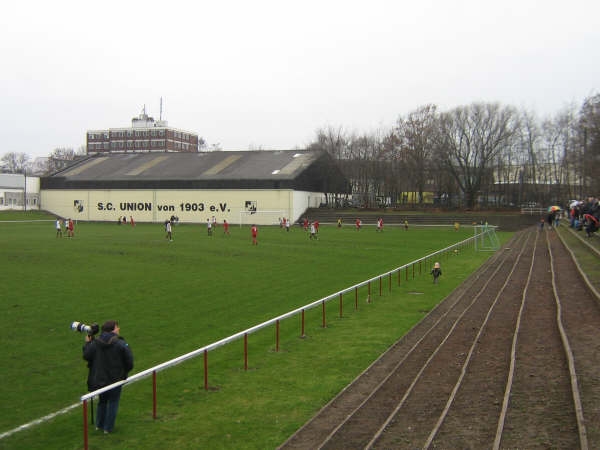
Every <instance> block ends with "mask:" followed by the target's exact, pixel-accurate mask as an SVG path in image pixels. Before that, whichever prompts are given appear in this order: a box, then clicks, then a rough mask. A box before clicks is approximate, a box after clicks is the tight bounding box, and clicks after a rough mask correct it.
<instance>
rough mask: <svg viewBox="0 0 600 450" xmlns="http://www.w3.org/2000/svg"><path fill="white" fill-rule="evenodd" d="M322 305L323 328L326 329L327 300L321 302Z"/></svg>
mask: <svg viewBox="0 0 600 450" xmlns="http://www.w3.org/2000/svg"><path fill="white" fill-rule="evenodd" d="M321 304H322V305H323V308H322V310H323V328H326V327H327V323H326V321H325V300H323V301H322V302H321Z"/></svg>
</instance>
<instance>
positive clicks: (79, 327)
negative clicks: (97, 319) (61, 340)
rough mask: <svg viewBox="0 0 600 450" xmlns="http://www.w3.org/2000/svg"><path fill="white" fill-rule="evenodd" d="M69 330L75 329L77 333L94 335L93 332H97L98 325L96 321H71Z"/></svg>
mask: <svg viewBox="0 0 600 450" xmlns="http://www.w3.org/2000/svg"><path fill="white" fill-rule="evenodd" d="M71 330H73V331H77V332H79V333H87V334H88V335H89V336H94V335H95V334H98V331H100V327H99V326H98V324H97V323H93V324H91V325H86V324H85V323H83V322H73V323H72V324H71Z"/></svg>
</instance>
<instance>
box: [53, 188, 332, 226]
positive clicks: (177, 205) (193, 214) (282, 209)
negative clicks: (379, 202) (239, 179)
mask: <svg viewBox="0 0 600 450" xmlns="http://www.w3.org/2000/svg"><path fill="white" fill-rule="evenodd" d="M323 201H324V195H323V194H322V193H315V192H303V191H294V190H290V189H283V190H243V191H240V190H225V189H223V190H221V189H220V190H202V191H195V190H89V191H88V190H54V189H51V190H42V191H41V208H42V209H44V210H46V211H49V212H51V213H53V214H55V215H57V216H60V217H64V218H72V219H74V220H89V221H106V222H112V221H114V222H116V221H117V220H118V218H119V217H123V216H126V217H127V220H129V217H130V216H131V217H133V218H134V220H135V221H137V222H164V221H165V220H167V219H168V218H170V217H171V216H177V217H178V218H179V221H180V222H189V223H203V222H206V221H207V219H211V218H212V217H213V216H214V217H215V218H216V220H217V221H218V222H221V223H222V222H223V220H227V221H228V222H229V223H231V224H238V223H240V220H242V222H243V223H249V221H252V222H253V223H256V224H257V225H272V224H275V223H277V219H278V217H281V216H285V217H288V218H291V219H292V220H294V221H295V220H297V219H298V218H299V217H300V215H301V214H302V213H303V212H304V210H306V208H308V207H318V206H319V205H320V204H321V202H323ZM252 206H255V207H256V211H257V212H258V214H253V215H252V216H251V218H249V216H248V215H247V214H246V213H245V211H248V209H249V208H251V207H252ZM265 211H274V213H272V214H269V213H264V212H265ZM240 213H242V214H240Z"/></svg>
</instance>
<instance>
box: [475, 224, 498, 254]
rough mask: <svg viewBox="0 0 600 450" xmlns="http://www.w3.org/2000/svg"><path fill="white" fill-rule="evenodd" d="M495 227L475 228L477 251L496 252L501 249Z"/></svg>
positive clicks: (478, 226) (481, 226)
mask: <svg viewBox="0 0 600 450" xmlns="http://www.w3.org/2000/svg"><path fill="white" fill-rule="evenodd" d="M496 228H497V227H496V226H494V225H487V224H486V225H475V226H474V227H473V230H474V231H473V232H474V238H475V239H474V242H475V251H479V252H495V251H496V250H498V249H499V248H500V242H499V241H498V236H497V235H496Z"/></svg>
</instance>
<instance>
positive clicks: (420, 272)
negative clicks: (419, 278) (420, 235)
mask: <svg viewBox="0 0 600 450" xmlns="http://www.w3.org/2000/svg"><path fill="white" fill-rule="evenodd" d="M421 262H422V261H421V260H419V275H421Z"/></svg>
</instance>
